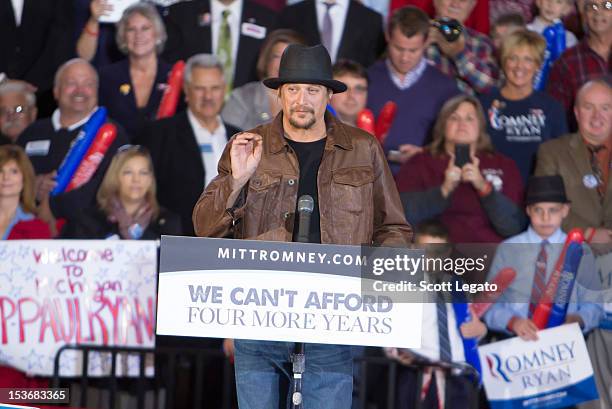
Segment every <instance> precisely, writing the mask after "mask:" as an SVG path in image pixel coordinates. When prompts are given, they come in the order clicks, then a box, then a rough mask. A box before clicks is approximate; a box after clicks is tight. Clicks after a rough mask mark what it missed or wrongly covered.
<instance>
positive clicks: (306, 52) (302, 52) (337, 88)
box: [263, 44, 346, 94]
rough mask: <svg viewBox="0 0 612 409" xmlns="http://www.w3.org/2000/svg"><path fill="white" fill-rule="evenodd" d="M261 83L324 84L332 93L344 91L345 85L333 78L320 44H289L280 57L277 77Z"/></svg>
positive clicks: (274, 84)
mask: <svg viewBox="0 0 612 409" xmlns="http://www.w3.org/2000/svg"><path fill="white" fill-rule="evenodd" d="M263 83H264V85H265V86H266V87H268V88H272V89H278V87H280V86H281V85H283V84H288V83H292V84H319V85H324V86H326V87H327V88H329V89H331V90H332V91H333V92H334V94H336V93H339V92H344V91H346V85H345V84H344V83H343V82H340V81H336V80H335V79H334V75H333V72H332V63H331V58H330V57H329V53H328V52H327V49H326V48H325V47H323V46H322V45H320V44H319V45H315V46H314V47H305V46H303V45H299V44H290V45H289V46H288V47H287V48H286V49H285V51H284V52H283V56H282V57H281V61H280V67H279V69H278V77H277V78H266V79H265V80H263Z"/></svg>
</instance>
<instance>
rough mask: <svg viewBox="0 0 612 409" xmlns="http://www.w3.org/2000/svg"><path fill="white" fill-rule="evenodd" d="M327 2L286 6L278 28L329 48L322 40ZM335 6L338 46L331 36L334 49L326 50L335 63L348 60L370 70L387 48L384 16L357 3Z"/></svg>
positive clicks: (349, 0)
mask: <svg viewBox="0 0 612 409" xmlns="http://www.w3.org/2000/svg"><path fill="white" fill-rule="evenodd" d="M327 1H329V0H327ZM319 3H321V4H319ZM324 3H325V1H323V0H305V1H301V2H299V3H296V4H294V5H292V6H289V7H286V8H285V9H284V10H283V11H282V13H281V15H280V18H279V27H280V28H290V29H292V30H295V31H297V32H299V33H300V34H302V35H303V36H304V37H305V38H306V41H307V42H308V43H309V45H315V44H323V45H325V46H326V47H327V44H325V42H324V41H323V39H322V31H323V24H324V23H323V20H324V14H325V7H326V6H325V5H324ZM334 3H335V4H334V5H333V6H332V7H331V8H330V14H331V16H332V17H331V20H332V27H333V30H338V29H339V30H341V32H340V33H337V35H338V36H339V38H340V41H339V43H338V42H337V41H334V36H332V39H331V47H327V48H328V51H329V54H330V56H331V58H332V61H338V60H340V59H342V58H346V59H349V60H353V61H356V62H358V63H360V64H361V65H363V66H364V67H369V66H370V65H372V64H373V63H374V62H375V61H376V60H377V59H378V57H379V56H380V55H381V54H382V52H383V51H384V49H385V35H384V32H383V19H382V16H381V15H380V14H379V13H377V12H375V11H374V10H372V9H370V8H368V7H366V6H364V5H363V4H361V3H360V2H358V1H355V0H336V1H335V2H334ZM334 9H335V10H334ZM343 16H344V17H343ZM336 43H337V44H336ZM329 48H331V50H330V49H329Z"/></svg>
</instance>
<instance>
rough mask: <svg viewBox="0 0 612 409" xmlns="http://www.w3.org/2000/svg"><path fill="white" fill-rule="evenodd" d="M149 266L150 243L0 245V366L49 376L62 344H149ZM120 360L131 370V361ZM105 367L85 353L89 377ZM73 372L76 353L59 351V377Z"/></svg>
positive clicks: (152, 282)
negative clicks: (87, 356) (87, 357)
mask: <svg viewBox="0 0 612 409" xmlns="http://www.w3.org/2000/svg"><path fill="white" fill-rule="evenodd" d="M156 269H157V249H156V245H155V242H146V241H106V240H99V241H97V240H79V241H77V240H27V241H4V242H0V345H1V347H0V364H2V365H8V366H12V367H15V368H17V369H19V370H21V371H24V372H26V373H28V374H35V375H42V376H50V375H52V374H53V360H54V358H55V354H56V352H57V350H58V349H59V348H60V347H61V346H63V345H66V344H93V345H115V346H140V347H153V346H154V344H155V337H154V323H155V291H156V279H157V274H156ZM123 362H124V364H126V365H128V367H126V368H123V369H120V372H123V373H130V372H131V373H133V372H135V371H137V369H138V366H137V363H138V358H137V357H133V359H128V360H127V361H126V360H123ZM108 368H110V357H109V356H106V355H104V356H102V355H100V354H92V355H91V357H90V365H89V370H90V372H91V373H92V374H93V375H96V374H103V373H108ZM80 369H81V353H79V352H75V351H67V352H65V353H63V354H62V359H61V360H60V374H61V375H64V376H71V375H76V374H78V373H80Z"/></svg>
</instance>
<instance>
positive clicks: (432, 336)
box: [413, 297, 465, 362]
mask: <svg viewBox="0 0 612 409" xmlns="http://www.w3.org/2000/svg"><path fill="white" fill-rule="evenodd" d="M432 298H433V297H432ZM446 316H447V317H448V339H449V341H450V346H451V355H452V361H453V362H465V353H464V352H463V340H462V339H461V334H460V333H459V330H458V329H457V322H456V320H455V310H454V309H453V304H451V303H446ZM421 325H422V332H421V348H419V349H413V351H414V352H416V353H417V354H420V355H423V356H424V357H426V358H429V359H431V360H434V361H438V360H440V342H439V337H438V310H437V306H436V303H435V301H434V300H430V301H429V302H426V303H423V321H422V324H421Z"/></svg>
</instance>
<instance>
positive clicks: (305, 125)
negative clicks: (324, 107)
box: [289, 110, 317, 129]
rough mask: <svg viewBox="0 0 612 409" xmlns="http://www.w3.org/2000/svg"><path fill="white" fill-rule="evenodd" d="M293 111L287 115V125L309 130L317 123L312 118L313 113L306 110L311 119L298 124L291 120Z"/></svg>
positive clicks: (313, 117)
mask: <svg viewBox="0 0 612 409" xmlns="http://www.w3.org/2000/svg"><path fill="white" fill-rule="evenodd" d="M294 113H295V111H292V112H291V114H290V115H289V124H291V126H293V127H294V128H296V129H310V128H312V126H313V125H314V124H315V123H316V122H317V121H316V119H315V116H314V111H312V110H308V113H310V114H312V116H311V118H310V119H309V120H308V121H306V123H299V122H298V121H297V120H295V119H293V114H294Z"/></svg>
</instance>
